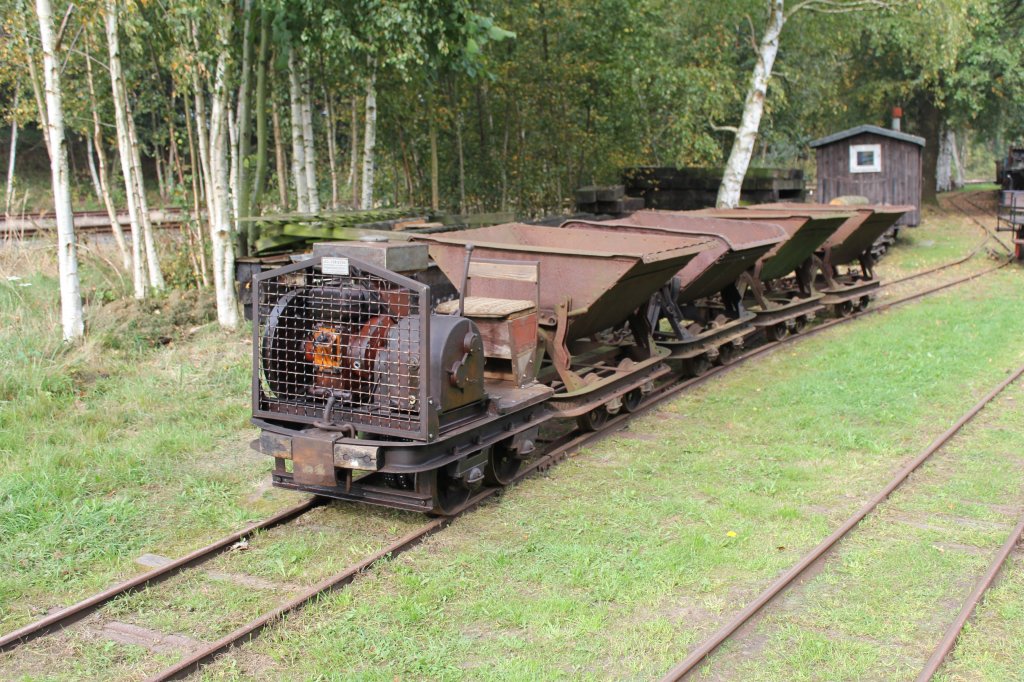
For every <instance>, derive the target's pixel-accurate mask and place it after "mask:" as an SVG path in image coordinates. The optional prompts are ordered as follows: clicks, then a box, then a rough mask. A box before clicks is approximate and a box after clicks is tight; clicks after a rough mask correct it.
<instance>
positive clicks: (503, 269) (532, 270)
mask: <svg viewBox="0 0 1024 682" xmlns="http://www.w3.org/2000/svg"><path fill="white" fill-rule="evenodd" d="M467 272H468V278H467V280H466V283H465V288H466V295H467V296H468V295H469V283H470V281H472V280H473V279H497V280H506V281H511V282H524V283H527V284H534V285H536V287H535V288H536V291H535V295H534V298H535V300H536V302H537V305H538V306H539V305H540V261H535V260H499V259H496V258H471V259H470V261H469V268H468V270H467Z"/></svg>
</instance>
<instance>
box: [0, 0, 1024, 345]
mask: <svg viewBox="0 0 1024 682" xmlns="http://www.w3.org/2000/svg"><path fill="white" fill-rule="evenodd" d="M1021 4H1022V3H1021V2H1020V0H1011V1H1007V0H920V1H917V2H914V1H910V0H802V1H797V2H790V3H788V4H787V5H786V7H785V11H786V21H785V25H784V26H782V30H781V37H780V38H779V41H778V45H779V47H778V54H777V59H776V61H775V63H774V69H772V70H771V73H770V80H769V86H768V90H767V97H766V98H765V101H764V116H763V118H761V119H760V121H759V129H758V130H757V138H756V144H755V146H754V149H753V158H752V165H753V166H768V167H772V166H805V167H808V168H811V167H812V165H813V158H812V157H811V158H810V159H809V149H808V147H807V142H808V141H809V140H811V139H814V138H816V137H819V136H822V135H825V134H828V133H831V132H835V131H837V130H841V129H843V128H846V127H849V126H853V125H858V124H861V123H874V124H879V125H888V122H889V116H890V111H891V109H892V107H894V106H899V107H902V109H903V111H904V122H903V130H904V131H906V132H910V133H913V134H918V135H921V136H923V137H925V138H926V139H927V140H928V146H927V148H926V151H925V174H926V178H928V179H927V180H926V183H925V194H926V199H933V198H934V192H935V190H936V189H937V188H939V189H945V188H948V187H949V186H950V185H951V184H955V183H956V182H958V181H960V182H962V181H963V179H964V178H965V176H967V175H971V173H972V172H974V173H981V174H984V175H989V176H990V175H992V170H991V168H992V167H991V162H992V161H993V160H994V158H995V157H996V156H997V155H999V154H1002V153H1003V152H1004V150H1005V147H1006V146H1007V144H1008V143H1010V142H1012V141H1014V140H1017V139H1019V138H1020V137H1021V136H1022V134H1024V116H1022V115H1021V113H1022V112H1021V107H1022V102H1024V97H1022V95H1024V77H1022V70H1021V62H1022V60H1024V46H1022V41H1021V34H1022V31H1024V9H1022V7H1021ZM43 5H45V6H46V9H47V11H48V12H49V14H50V16H51V19H50V21H51V22H52V25H53V28H52V30H53V31H54V32H55V44H54V45H53V54H54V59H55V64H56V67H57V73H58V75H59V84H58V85H57V87H58V88H59V90H60V91H61V93H62V97H63V119H64V126H65V140H66V148H67V154H68V159H69V164H70V166H69V167H70V173H69V175H70V184H71V196H72V205H73V207H74V208H75V209H76V210H77V209H80V208H96V207H100V208H103V207H106V208H107V210H108V211H112V210H118V209H123V208H124V207H125V205H126V204H127V205H128V208H129V209H131V208H132V204H134V205H135V209H137V211H133V216H134V215H135V214H136V213H137V220H136V219H135V218H133V221H132V234H133V235H135V236H134V238H132V237H130V236H126V237H125V239H124V240H123V244H124V246H123V248H122V258H123V262H124V265H125V267H126V269H127V268H131V269H133V271H134V274H135V277H134V284H135V296H136V297H137V298H142V297H144V296H146V295H147V293H149V292H153V291H159V290H161V289H162V288H163V287H164V286H165V282H164V278H163V274H162V272H161V262H160V261H161V258H162V257H163V256H162V255H161V254H160V253H158V248H157V246H156V245H155V244H154V243H153V240H152V239H151V238H148V237H147V234H148V230H149V226H148V225H147V224H146V223H147V220H146V215H147V211H146V210H144V209H146V208H147V207H148V208H153V207H154V205H162V206H180V207H183V208H185V209H187V210H190V211H192V214H193V220H192V224H191V226H190V228H189V229H190V232H189V239H190V240H191V242H192V243H193V244H195V245H197V247H196V248H197V249H198V251H199V258H195V257H194V259H195V260H199V259H200V258H201V259H202V260H203V261H204V262H203V263H202V264H201V270H202V272H201V274H202V277H199V276H197V277H196V278H195V282H193V284H195V285H197V286H203V285H206V284H209V283H210V282H211V280H210V278H208V277H207V271H209V270H212V271H213V273H212V283H213V284H214V285H215V286H216V287H217V288H218V290H219V289H221V288H222V287H224V286H226V282H227V280H228V279H230V269H231V267H232V262H233V261H231V260H230V259H231V258H233V257H234V256H235V255H245V254H246V253H247V251H248V244H247V238H246V237H247V235H246V223H245V220H244V219H245V218H246V217H247V216H251V215H259V214H261V213H266V212H278V211H302V212H317V211H322V210H336V209H342V208H352V207H359V208H371V207H381V206H417V207H424V208H433V209H435V210H437V209H441V210H448V211H453V212H459V213H467V212H479V211H492V210H495V211H496V210H500V211H511V212H515V213H516V214H519V215H522V216H535V215H539V214H545V213H552V212H560V211H564V210H567V209H569V208H571V197H572V191H573V189H575V188H576V187H578V186H581V185H586V184H593V183H608V182H616V181H618V179H619V177H620V173H621V170H622V168H624V167H627V166H635V165H680V166H683V165H685V166H707V167H712V168H721V167H722V165H723V163H724V162H725V160H726V157H727V156H728V155H729V152H730V149H731V147H732V146H733V140H734V132H735V126H737V125H738V123H739V120H740V117H741V115H742V114H743V112H744V108H745V100H748V95H749V91H750V89H751V74H752V72H754V71H755V68H756V67H757V65H758V62H759V60H762V62H763V59H764V45H763V44H761V43H762V39H763V37H764V36H765V34H766V30H767V28H769V27H770V22H771V17H772V12H774V11H775V10H776V9H779V10H781V8H782V7H783V2H782V0H772V1H771V2H765V0H716V1H715V2H704V1H698V0H588V1H587V2H582V1H580V0H539V1H538V0H530V1H526V0H513V1H511V2H493V1H489V0H480V1H479V2H469V1H468V0H443V1H429V0H402V1H398V0H347V1H343V2H337V1H333V2H316V1H314V0H221V1H219V2H218V1H209V0H208V1H206V2H201V1H198V0H134V1H128V2H124V1H117V0H99V1H98V0H83V1H81V2H75V3H74V4H73V5H70V4H68V3H67V2H64V1H63V0H56V1H55V2H52V3H51V0H36V2H34V3H33V2H29V1H27V0H0V8H2V18H3V23H2V27H0V113H2V116H3V119H4V121H5V122H6V124H7V125H8V126H10V128H9V132H10V134H4V135H2V137H0V139H2V141H0V153H2V154H3V157H2V158H3V159H4V160H5V161H7V162H8V163H7V164H5V166H6V168H7V170H8V172H7V174H6V181H5V185H4V187H5V192H4V204H5V213H7V214H14V213H19V212H24V211H27V210H32V209H39V208H44V207H47V199H48V198H49V197H48V196H47V195H48V192H47V190H45V189H40V183H39V182H38V180H39V179H40V178H45V176H46V175H47V171H48V170H49V169H50V163H49V159H50V157H49V155H48V153H47V146H48V145H47V144H45V142H46V141H47V139H48V138H47V136H45V135H43V133H42V131H43V130H44V129H45V125H44V123H43V122H44V121H45V118H44V115H45V111H46V99H45V97H44V94H48V93H46V90H47V86H46V84H45V83H44V81H45V79H44V78H43V73H44V70H45V65H44V60H43V56H44V55H43V53H44V51H45V50H44V45H43V41H42V40H41V37H40V36H41V28H40V27H41V14H40V11H41V7H42V6H43ZM766 16H767V20H766ZM748 104H749V101H748ZM958 166H959V168H958ZM965 167H967V168H969V170H965ZM975 169H976V170H975ZM206 240H209V244H206ZM199 247H201V248H199ZM225 249H226V251H225ZM207 255H209V258H207ZM207 260H209V261H210V262H206V261H207ZM143 262H145V267H144V265H143ZM221 322H222V324H223V323H225V322H229V324H227V326H231V324H230V321H229V320H226V319H225V318H223V317H222V318H221Z"/></svg>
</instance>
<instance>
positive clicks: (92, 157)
mask: <svg viewBox="0 0 1024 682" xmlns="http://www.w3.org/2000/svg"><path fill="white" fill-rule="evenodd" d="M85 158H86V161H87V162H88V165H89V179H90V180H92V191H93V193H94V194H95V195H96V201H102V200H103V196H102V194H103V192H102V191H101V190H100V178H99V176H98V175H97V174H96V153H95V152H94V151H93V148H92V138H91V137H89V136H88V135H86V136H85Z"/></svg>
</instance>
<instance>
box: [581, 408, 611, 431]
mask: <svg viewBox="0 0 1024 682" xmlns="http://www.w3.org/2000/svg"><path fill="white" fill-rule="evenodd" d="M610 416H611V415H609V414H608V410H607V409H606V408H605V406H604V405H598V406H597V407H595V408H594V409H592V410H591V411H590V412H587V413H586V414H581V415H580V416H578V417H576V425H577V426H579V427H580V430H581V431H599V430H600V429H601V427H602V426H604V425H605V424H607V423H608V418H609V417H610Z"/></svg>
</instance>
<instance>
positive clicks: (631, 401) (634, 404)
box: [622, 388, 644, 412]
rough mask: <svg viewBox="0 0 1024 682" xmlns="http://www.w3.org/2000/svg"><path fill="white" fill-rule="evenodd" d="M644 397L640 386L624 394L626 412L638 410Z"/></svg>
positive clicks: (623, 401)
mask: <svg viewBox="0 0 1024 682" xmlns="http://www.w3.org/2000/svg"><path fill="white" fill-rule="evenodd" d="M643 399H644V394H643V392H642V391H641V390H640V389H639V388H634V389H633V390H632V391H629V392H628V393H626V395H624V396H622V409H623V410H625V411H626V412H636V410H637V408H638V407H640V401H641V400H643Z"/></svg>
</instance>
